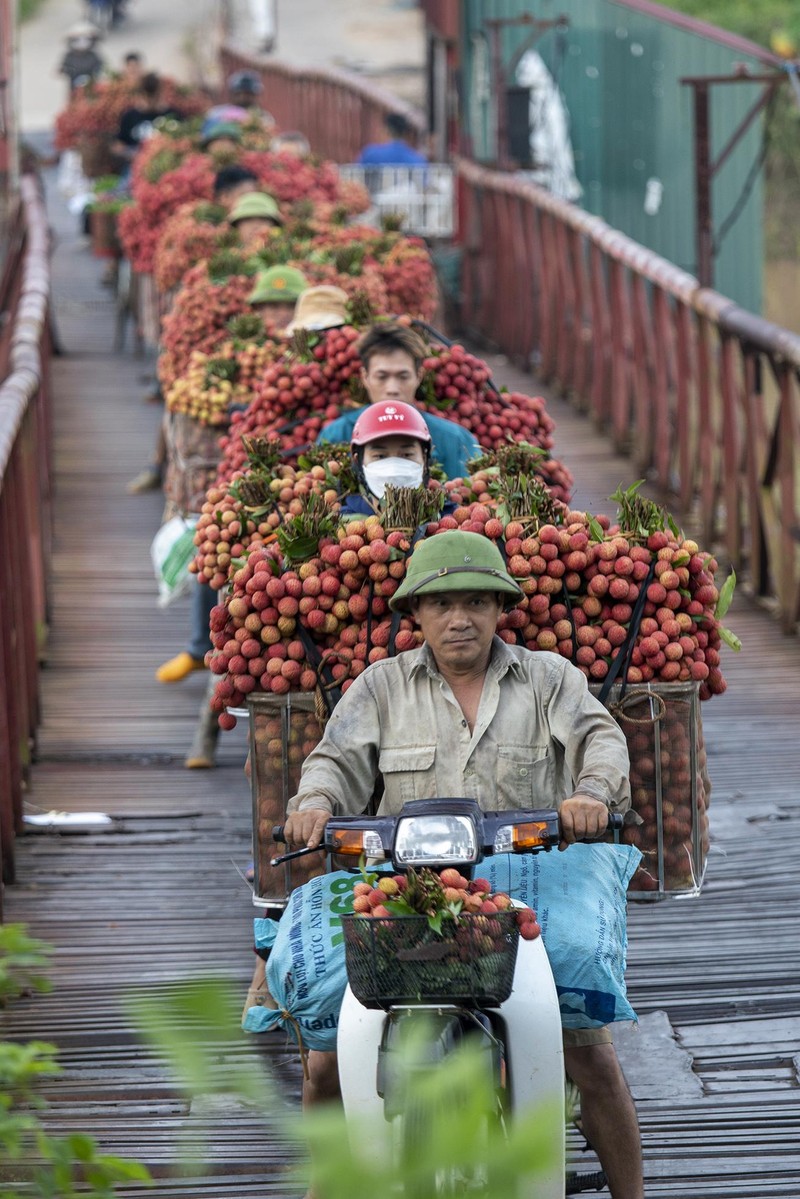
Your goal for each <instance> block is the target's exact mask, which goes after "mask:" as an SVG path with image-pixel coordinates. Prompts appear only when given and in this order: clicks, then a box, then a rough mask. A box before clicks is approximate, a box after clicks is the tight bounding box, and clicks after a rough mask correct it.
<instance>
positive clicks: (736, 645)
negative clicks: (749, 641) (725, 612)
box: [719, 624, 742, 654]
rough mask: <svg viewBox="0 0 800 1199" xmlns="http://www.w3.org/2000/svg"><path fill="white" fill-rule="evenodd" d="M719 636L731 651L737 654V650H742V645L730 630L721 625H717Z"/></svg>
mask: <svg viewBox="0 0 800 1199" xmlns="http://www.w3.org/2000/svg"><path fill="white" fill-rule="evenodd" d="M719 635H720V637H721V638H722V640H723V641H724V642H725V644H726V645H729V646H730V647H731V649H732V650H735V651H736V653H737V654H738V652H739V650H740V649H741V648H742V643H741V641H740V640H739V638H738V637H737V636H736V634H735V633H734V632H732V631H731V629H726V628H725V626H724V625H722V624H721V625H719Z"/></svg>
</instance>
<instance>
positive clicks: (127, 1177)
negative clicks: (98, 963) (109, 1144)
mask: <svg viewBox="0 0 800 1199" xmlns="http://www.w3.org/2000/svg"><path fill="white" fill-rule="evenodd" d="M49 948H50V947H49V946H48V945H46V944H45V943H44V942H43V941H36V940H33V939H32V938H30V937H29V936H28V935H27V933H26V931H25V929H24V928H23V927H22V925H19V924H5V925H0V1002H2V1003H3V1004H5V1003H8V1002H10V1001H11V1000H13V999H15V998H19V997H20V996H21V995H24V994H26V993H27V992H29V991H31V990H37V991H46V990H49V984H48V983H47V980H46V979H45V978H44V977H43V976H42V975H41V974H40V971H41V970H43V969H44V968H45V966H46V965H47V953H48V951H49ZM56 1054H57V1049H56V1047H55V1046H54V1045H48V1044H47V1043H45V1042H43V1041H31V1042H29V1043H28V1044H23V1045H16V1044H10V1043H8V1042H5V1041H0V1199H21V1197H22V1196H23V1195H24V1196H26V1197H27V1199H77V1196H78V1195H80V1196H83V1197H84V1199H113V1196H114V1195H115V1194H116V1186H117V1184H118V1183H123V1182H139V1183H148V1182H149V1181H150V1175H149V1173H148V1171H147V1170H146V1169H145V1167H144V1166H142V1165H140V1164H139V1163H138V1162H132V1161H125V1160H124V1159H122V1158H118V1157H110V1156H107V1155H105V1154H101V1153H98V1150H97V1145H96V1143H95V1141H94V1139H93V1138H92V1137H89V1136H86V1135H85V1134H83V1133H80V1132H75V1133H69V1134H67V1135H66V1136H62V1137H52V1136H50V1135H49V1134H48V1133H47V1132H46V1131H45V1129H44V1127H43V1125H42V1122H41V1118H40V1116H39V1115H38V1114H37V1113H38V1112H39V1111H44V1110H45V1109H46V1104H45V1103H44V1102H43V1100H42V1099H40V1098H39V1096H38V1095H37V1094H36V1086H37V1084H38V1083H39V1082H40V1081H41V1080H42V1079H45V1078H52V1077H54V1076H56V1075H58V1074H60V1073H61V1067H60V1066H59V1064H58V1062H57V1061H56ZM34 1157H35V1158H36V1164H33V1163H32V1158H34Z"/></svg>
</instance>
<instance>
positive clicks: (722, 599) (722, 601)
mask: <svg viewBox="0 0 800 1199" xmlns="http://www.w3.org/2000/svg"><path fill="white" fill-rule="evenodd" d="M735 588H736V571H735V570H734V569H733V567H731V573H730V574H729V575H728V577H727V579H726V580H725V582H724V583H723V584H722V587H721V589H720V593H719V599H718V600H717V606H716V608H715V609H714V615H715V616H716V618H717V620H723V619H724V618H725V615H726V613H727V611H728V608H730V606H731V600H732V599H733V593H734V590H735Z"/></svg>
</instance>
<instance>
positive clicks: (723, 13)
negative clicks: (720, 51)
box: [668, 0, 800, 46]
mask: <svg viewBox="0 0 800 1199" xmlns="http://www.w3.org/2000/svg"><path fill="white" fill-rule="evenodd" d="M668 7H669V8H674V9H676V10H677V11H678V12H683V13H686V14H687V16H690V17H696V18H697V19H698V20H700V21H709V22H710V23H711V24H712V25H718V26H719V27H720V29H728V30H730V31H731V32H732V33H738V34H740V35H741V36H742V37H747V38H750V40H751V41H753V42H758V43H759V45H761V46H769V44H770V38H771V37H772V36H773V34H775V33H779V32H786V33H788V34H789V35H790V36H792V37H794V38H795V39H797V40H800V6H799V5H798V4H797V0H757V3H753V0H669V6H668Z"/></svg>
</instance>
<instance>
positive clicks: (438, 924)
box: [428, 910, 445, 936]
mask: <svg viewBox="0 0 800 1199" xmlns="http://www.w3.org/2000/svg"><path fill="white" fill-rule="evenodd" d="M444 915H445V914H444V912H443V911H441V910H440V911H438V912H437V913H436V914H435V915H434V916H429V917H428V927H429V928H431V929H432V930H433V931H434V932H435V933H436V934H437V935H439V936H441V932H442V920H443V919H444Z"/></svg>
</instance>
